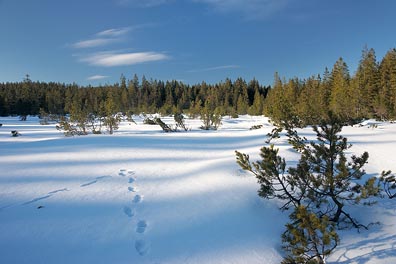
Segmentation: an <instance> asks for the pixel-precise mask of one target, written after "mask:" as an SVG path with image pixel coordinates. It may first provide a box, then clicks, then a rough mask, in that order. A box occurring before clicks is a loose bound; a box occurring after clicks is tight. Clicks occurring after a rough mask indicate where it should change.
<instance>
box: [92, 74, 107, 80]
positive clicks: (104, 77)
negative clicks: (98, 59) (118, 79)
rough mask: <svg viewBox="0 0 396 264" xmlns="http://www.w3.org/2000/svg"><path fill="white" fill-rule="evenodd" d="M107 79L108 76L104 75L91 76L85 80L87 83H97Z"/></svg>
mask: <svg viewBox="0 0 396 264" xmlns="http://www.w3.org/2000/svg"><path fill="white" fill-rule="evenodd" d="M106 78H109V76H106V75H93V76H89V77H88V78H87V80H88V81H97V80H102V79H106Z"/></svg>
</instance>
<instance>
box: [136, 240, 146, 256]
mask: <svg viewBox="0 0 396 264" xmlns="http://www.w3.org/2000/svg"><path fill="white" fill-rule="evenodd" d="M135 249H136V251H137V252H138V253H139V255H140V256H144V255H146V254H147V253H148V252H149V250H150V244H149V243H147V242H146V241H144V240H143V239H139V240H136V241H135Z"/></svg>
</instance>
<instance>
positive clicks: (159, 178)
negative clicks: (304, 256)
mask: <svg viewBox="0 0 396 264" xmlns="http://www.w3.org/2000/svg"><path fill="white" fill-rule="evenodd" d="M162 120H163V121H164V122H166V123H173V119H172V118H171V117H165V118H162ZM136 121H137V125H136V124H133V123H132V124H130V123H128V122H122V124H121V126H120V129H119V130H118V131H116V132H115V134H114V135H88V136H80V137H79V136H77V137H64V136H63V133H61V132H59V131H57V130H56V129H55V125H54V124H51V125H40V124H39V120H38V119H37V118H35V117H29V118H28V120H27V121H25V122H23V121H19V120H18V118H14V117H8V118H0V123H2V124H3V126H2V127H1V128H0V149H1V152H0V167H1V171H0V263H153V264H154V263H180V264H181V263H279V262H280V261H281V259H282V254H283V252H282V249H281V238H280V235H281V233H282V231H283V230H284V225H285V223H286V222H287V220H288V217H287V213H282V212H280V211H279V210H278V205H279V204H278V203H277V201H274V200H271V201H268V200H263V199H261V198H260V197H258V195H257V190H258V187H259V186H258V184H257V182H256V179H255V178H254V177H253V176H252V175H250V174H248V173H246V172H244V171H242V170H241V169H240V168H239V167H238V165H237V164H236V162H235V153H234V151H235V150H238V151H241V152H244V153H248V154H249V155H250V156H251V159H252V160H256V159H257V158H258V153H259V149H260V148H261V147H262V146H263V145H265V140H266V137H265V135H266V134H267V133H268V132H269V131H271V129H272V127H271V125H270V124H269V123H268V119H267V118H265V117H252V116H240V117H239V118H238V119H231V118H224V119H223V125H222V126H221V127H220V129H219V130H218V131H202V130H199V129H198V127H199V126H200V125H201V122H200V121H199V120H190V119H188V120H187V121H186V122H187V124H188V126H190V127H191V128H192V130H191V131H189V132H178V133H164V132H162V130H161V129H160V127H159V126H150V125H144V124H143V123H142V119H140V118H136ZM373 123H374V122H366V123H364V124H362V125H361V126H355V127H345V128H344V130H343V133H342V134H343V135H344V136H346V137H348V140H349V141H350V143H352V144H353V147H352V148H351V153H349V154H352V153H356V154H361V153H362V152H364V151H368V152H369V154H370V159H369V164H367V167H366V171H367V173H368V175H376V176H378V175H379V173H380V172H381V171H382V170H393V171H396V158H395V155H394V150H395V149H396V140H395V139H396V136H395V135H396V124H391V123H385V122H381V123H379V122H375V126H373V125H371V124H373ZM260 124H263V125H264V126H263V128H261V129H257V130H249V128H250V127H251V126H253V125H260ZM12 130H18V131H19V132H20V133H21V134H22V135H21V136H20V137H11V133H10V131H12ZM302 132H303V133H304V134H306V135H308V136H311V137H312V136H314V134H313V133H312V131H311V130H310V129H309V128H307V129H304V130H303V131H302ZM274 143H275V145H276V146H277V147H279V148H280V154H281V155H282V156H284V157H285V158H286V160H287V161H288V163H289V165H290V164H295V163H296V162H297V160H298V155H297V154H296V153H295V152H294V151H292V150H291V149H290V147H289V146H288V145H287V144H286V141H285V140H284V139H280V140H277V141H275V142H274ZM351 210H353V213H354V215H355V216H356V217H357V218H358V219H359V220H360V222H362V223H370V222H373V223H375V222H379V223H378V224H374V225H372V226H370V228H369V230H368V231H365V230H361V231H360V233H358V232H357V231H356V230H342V231H340V236H341V244H340V245H339V246H338V247H337V250H336V251H335V252H334V254H333V255H332V256H331V257H330V258H329V260H328V263H396V250H395V249H396V242H395V241H396V221H395V220H394V219H395V217H396V209H395V201H393V200H389V199H383V200H379V202H378V204H377V205H376V206H374V207H363V206H361V207H358V208H351Z"/></svg>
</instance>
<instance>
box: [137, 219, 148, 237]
mask: <svg viewBox="0 0 396 264" xmlns="http://www.w3.org/2000/svg"><path fill="white" fill-rule="evenodd" d="M146 227H147V222H146V221H145V220H140V221H139V222H138V223H137V225H136V232H137V233H140V234H142V233H144V232H145V231H146Z"/></svg>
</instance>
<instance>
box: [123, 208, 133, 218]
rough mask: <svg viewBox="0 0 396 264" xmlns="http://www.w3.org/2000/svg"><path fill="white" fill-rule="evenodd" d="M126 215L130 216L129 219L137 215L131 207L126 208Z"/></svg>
mask: <svg viewBox="0 0 396 264" xmlns="http://www.w3.org/2000/svg"><path fill="white" fill-rule="evenodd" d="M124 213H125V214H126V215H127V216H128V217H132V216H134V215H135V212H134V211H132V209H131V207H128V206H124Z"/></svg>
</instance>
